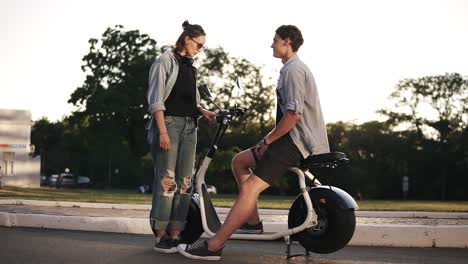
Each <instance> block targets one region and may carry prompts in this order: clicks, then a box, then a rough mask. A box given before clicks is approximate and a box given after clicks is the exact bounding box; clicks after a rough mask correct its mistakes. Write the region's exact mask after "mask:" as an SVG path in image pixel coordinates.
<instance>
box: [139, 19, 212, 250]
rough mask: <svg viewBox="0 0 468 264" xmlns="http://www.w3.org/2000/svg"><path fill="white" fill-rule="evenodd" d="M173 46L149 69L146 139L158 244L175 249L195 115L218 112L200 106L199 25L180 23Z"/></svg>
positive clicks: (187, 194)
mask: <svg viewBox="0 0 468 264" xmlns="http://www.w3.org/2000/svg"><path fill="white" fill-rule="evenodd" d="M182 27H183V32H182V34H181V35H180V36H179V38H178V39H177V42H176V45H175V48H174V49H173V50H168V51H166V52H164V53H163V54H162V55H161V56H160V57H159V58H157V59H156V60H155V62H154V63H153V65H152V66H151V69H150V73H149V88H148V104H149V107H148V109H149V113H150V114H151V119H150V122H149V123H148V130H149V131H148V141H149V143H150V144H151V153H152V156H153V162H154V180H153V203H152V208H151V213H150V223H151V228H152V229H153V232H154V233H155V234H156V244H155V246H154V250H156V251H160V252H164V253H174V252H177V249H176V247H177V245H178V244H179V240H180V232H181V231H182V230H183V229H184V227H185V219H186V217H187V212H188V207H189V204H190V199H191V191H192V183H193V181H192V176H193V167H194V163H195V149H196V144H197V119H198V116H200V115H202V116H203V117H205V118H206V119H208V120H210V121H214V120H215V118H216V114H215V113H213V112H211V111H208V110H205V109H203V108H202V107H201V106H200V95H199V93H198V90H197V87H196V79H197V76H196V68H195V67H193V66H192V62H193V58H194V57H195V56H196V55H197V54H198V53H199V52H200V51H201V50H202V49H203V47H204V45H205V32H204V30H203V28H202V27H201V26H200V25H191V24H189V23H188V21H185V22H184V23H183V24H182Z"/></svg>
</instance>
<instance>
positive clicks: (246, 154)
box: [231, 150, 255, 169]
mask: <svg viewBox="0 0 468 264" xmlns="http://www.w3.org/2000/svg"><path fill="white" fill-rule="evenodd" d="M231 166H232V168H233V169H239V168H242V169H249V168H252V167H253V166H255V159H254V158H253V155H252V152H251V151H250V150H247V151H245V150H244V151H242V152H240V153H237V154H236V155H235V156H234V158H232V161H231Z"/></svg>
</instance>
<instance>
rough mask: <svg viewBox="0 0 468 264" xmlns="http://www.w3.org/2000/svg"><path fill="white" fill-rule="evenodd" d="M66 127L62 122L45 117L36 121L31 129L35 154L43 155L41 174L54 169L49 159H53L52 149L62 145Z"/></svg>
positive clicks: (48, 172)
mask: <svg viewBox="0 0 468 264" xmlns="http://www.w3.org/2000/svg"><path fill="white" fill-rule="evenodd" d="M63 132H64V127H63V125H62V124H61V123H60V122H50V121H49V120H48V119H47V118H45V117H43V118H41V119H39V120H38V121H35V122H34V124H33V127H32V129H31V144H33V145H34V146H35V149H34V156H37V155H40V156H41V174H42V175H47V174H50V173H52V172H56V171H54V167H53V166H52V164H49V160H51V161H53V160H54V159H53V157H52V156H51V154H52V150H53V149H55V148H57V147H58V146H59V145H60V142H61V140H62V138H63Z"/></svg>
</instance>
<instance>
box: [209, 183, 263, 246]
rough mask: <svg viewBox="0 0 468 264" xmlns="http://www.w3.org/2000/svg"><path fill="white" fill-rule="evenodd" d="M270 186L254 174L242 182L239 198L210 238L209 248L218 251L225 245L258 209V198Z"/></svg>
mask: <svg viewBox="0 0 468 264" xmlns="http://www.w3.org/2000/svg"><path fill="white" fill-rule="evenodd" d="M268 187H270V185H269V184H268V183H266V182H264V181H263V180H262V179H260V178H259V177H257V176H255V175H252V176H250V177H249V179H248V180H247V181H246V182H244V183H243V184H242V187H241V188H240V193H239V198H238V199H237V201H236V202H235V203H234V206H233V207H232V209H231V211H230V212H229V214H228V216H227V218H226V220H225V221H224V223H223V225H222V226H221V228H220V229H219V230H218V232H216V234H215V235H214V236H213V237H212V238H210V239H209V240H208V249H209V250H210V251H217V250H219V249H220V248H221V247H223V246H224V242H225V241H226V240H228V239H229V237H230V236H231V235H232V234H234V232H235V231H236V230H237V229H239V227H240V226H241V225H242V224H243V223H245V221H247V219H248V218H249V217H250V216H251V215H252V213H253V212H254V211H255V210H256V208H257V207H256V205H257V199H258V196H259V195H260V193H261V192H262V191H264V190H265V189H267V188H268Z"/></svg>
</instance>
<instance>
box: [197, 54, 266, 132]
mask: <svg viewBox="0 0 468 264" xmlns="http://www.w3.org/2000/svg"><path fill="white" fill-rule="evenodd" d="M261 70H262V68H261V67H259V66H256V65H255V64H253V63H252V62H250V61H248V60H246V59H243V58H237V57H232V56H230V55H229V54H228V53H227V52H225V51H224V50H223V49H222V48H220V47H218V48H215V49H206V50H205V54H204V56H202V58H201V66H200V68H199V80H200V82H201V83H204V84H206V85H208V86H209V87H210V89H211V90H212V91H213V93H214V94H215V95H216V98H215V101H216V103H217V104H218V105H220V106H221V107H222V108H227V107H229V106H231V107H232V106H233V105H234V104H235V103H237V105H238V106H241V107H244V108H247V109H248V111H247V114H246V115H245V116H244V117H243V118H242V120H240V121H235V122H233V127H234V128H235V127H238V126H241V127H243V129H242V130H245V129H246V127H247V126H248V125H249V124H251V123H258V124H259V125H260V128H261V129H264V128H265V127H267V126H269V125H271V124H273V119H272V113H273V109H274V106H275V104H274V102H275V90H274V87H273V85H264V84H263V80H262V79H263V74H262V72H261ZM238 77H239V78H240V79H241V81H242V84H243V86H244V90H243V91H240V93H239V94H238V96H237V98H235V99H233V89H234V87H235V85H236V84H235V80H236V78H238Z"/></svg>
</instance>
